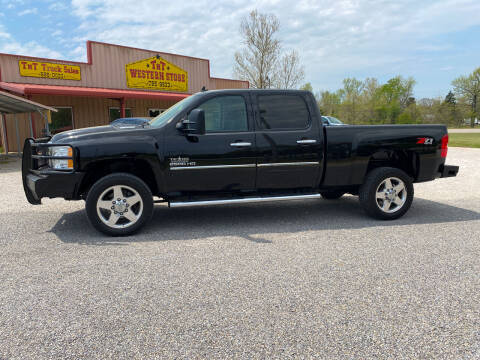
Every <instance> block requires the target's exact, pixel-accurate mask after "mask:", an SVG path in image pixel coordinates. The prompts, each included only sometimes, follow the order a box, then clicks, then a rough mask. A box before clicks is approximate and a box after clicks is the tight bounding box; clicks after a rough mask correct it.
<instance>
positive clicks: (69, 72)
mask: <svg viewBox="0 0 480 360" xmlns="http://www.w3.org/2000/svg"><path fill="white" fill-rule="evenodd" d="M18 68H19V70H20V75H21V76H31V77H39V78H45V79H60V80H81V79H82V77H81V74H80V66H77V65H65V64H52V63H48V62H40V61H28V60H19V61H18Z"/></svg>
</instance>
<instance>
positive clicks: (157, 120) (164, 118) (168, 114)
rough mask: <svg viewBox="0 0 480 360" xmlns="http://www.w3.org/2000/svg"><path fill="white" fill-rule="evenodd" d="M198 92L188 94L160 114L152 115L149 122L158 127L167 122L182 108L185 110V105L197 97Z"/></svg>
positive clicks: (188, 104) (187, 105)
mask: <svg viewBox="0 0 480 360" xmlns="http://www.w3.org/2000/svg"><path fill="white" fill-rule="evenodd" d="M197 96H198V94H195V95H192V96H189V97H187V98H185V99H183V100H182V101H179V102H178V103H176V104H175V105H172V106H170V107H169V108H168V109H167V110H165V111H164V112H163V113H161V114H160V115H158V116H156V117H154V118H153V119H152V120H150V122H149V124H150V125H151V126H154V127H160V126H162V125H164V124H166V123H167V122H169V121H170V120H171V119H173V118H174V117H175V116H177V115H178V114H180V113H181V112H182V111H183V110H185V109H186V108H187V107H189V106H190V104H191V103H192V102H194V101H195V100H196V98H197Z"/></svg>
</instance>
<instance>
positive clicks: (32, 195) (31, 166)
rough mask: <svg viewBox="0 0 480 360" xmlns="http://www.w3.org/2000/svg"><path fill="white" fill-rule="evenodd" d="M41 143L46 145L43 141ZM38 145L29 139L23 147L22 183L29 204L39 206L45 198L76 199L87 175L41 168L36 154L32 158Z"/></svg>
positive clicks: (73, 171)
mask: <svg viewBox="0 0 480 360" xmlns="http://www.w3.org/2000/svg"><path fill="white" fill-rule="evenodd" d="M39 143H40V144H44V142H42V141H40V142H39ZM37 145H38V143H37V142H35V141H34V140H33V139H27V140H25V145H24V147H23V157H22V181H23V190H24V192H25V196H26V197H27V200H28V202H29V203H30V204H34V205H38V204H41V200H42V198H43V197H48V198H55V197H62V198H64V199H67V200H71V199H76V198H77V197H78V190H79V187H80V184H81V181H82V179H83V176H84V175H85V174H84V173H83V172H77V171H75V170H72V171H60V170H52V169H50V168H45V167H42V166H40V167H39V161H38V160H37V159H35V154H33V156H32V147H35V146H37ZM37 157H39V156H37Z"/></svg>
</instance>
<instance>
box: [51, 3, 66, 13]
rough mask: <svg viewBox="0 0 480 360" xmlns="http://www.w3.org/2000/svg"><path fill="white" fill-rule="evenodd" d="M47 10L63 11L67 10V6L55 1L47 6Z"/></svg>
mask: <svg viewBox="0 0 480 360" xmlns="http://www.w3.org/2000/svg"><path fill="white" fill-rule="evenodd" d="M48 9H49V10H52V11H65V10H67V9H68V5H67V4H65V3H64V2H62V1H57V2H54V3H52V4H50V5H49V6H48Z"/></svg>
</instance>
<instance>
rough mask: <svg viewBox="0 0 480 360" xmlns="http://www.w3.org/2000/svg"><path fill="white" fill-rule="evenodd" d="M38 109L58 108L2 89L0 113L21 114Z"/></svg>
mask: <svg viewBox="0 0 480 360" xmlns="http://www.w3.org/2000/svg"><path fill="white" fill-rule="evenodd" d="M37 110H50V111H54V112H56V111H57V109H54V108H51V107H49V106H45V105H42V104H39V103H37V102H35V101H31V100H28V99H25V98H23V97H20V96H15V95H12V94H10V93H7V92H3V91H0V113H3V114H20V113H29V112H34V111H37Z"/></svg>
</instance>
